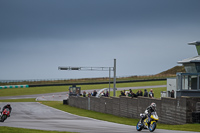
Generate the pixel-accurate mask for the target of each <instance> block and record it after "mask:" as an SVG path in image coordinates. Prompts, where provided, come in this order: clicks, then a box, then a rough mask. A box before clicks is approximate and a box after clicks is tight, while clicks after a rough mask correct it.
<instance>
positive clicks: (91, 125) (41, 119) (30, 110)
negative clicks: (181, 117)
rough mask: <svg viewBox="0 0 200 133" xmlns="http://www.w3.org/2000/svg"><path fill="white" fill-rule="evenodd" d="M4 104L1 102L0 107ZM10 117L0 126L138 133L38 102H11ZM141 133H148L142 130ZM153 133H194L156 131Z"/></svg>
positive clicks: (105, 132)
mask: <svg viewBox="0 0 200 133" xmlns="http://www.w3.org/2000/svg"><path fill="white" fill-rule="evenodd" d="M5 104H6V103H3V102H1V103H0V107H3V106H4V105H5ZM10 104H11V106H12V108H13V111H12V113H11V117H9V118H8V119H7V120H6V121H5V122H3V123H0V126H8V127H19V128H28V129H39V130H52V131H69V132H80V133H138V131H136V129H135V125H133V126H128V125H123V124H116V123H112V122H106V121H101V120H96V119H92V118H87V117H81V116H76V115H73V114H70V113H67V112H63V111H60V110H58V109H54V108H51V107H48V106H46V105H42V104H40V103H38V102H12V103H10ZM141 132H149V131H148V130H142V131H141ZM154 132H155V133H161V132H162V133H195V132H188V131H172V130H162V129H156V130H155V131H154Z"/></svg>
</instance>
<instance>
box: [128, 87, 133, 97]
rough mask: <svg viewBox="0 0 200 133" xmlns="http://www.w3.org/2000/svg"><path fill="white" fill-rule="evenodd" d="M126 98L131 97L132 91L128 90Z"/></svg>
mask: <svg viewBox="0 0 200 133" xmlns="http://www.w3.org/2000/svg"><path fill="white" fill-rule="evenodd" d="M128 96H129V97H132V90H131V89H129V93H128Z"/></svg>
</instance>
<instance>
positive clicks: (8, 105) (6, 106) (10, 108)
mask: <svg viewBox="0 0 200 133" xmlns="http://www.w3.org/2000/svg"><path fill="white" fill-rule="evenodd" d="M6 108H8V109H9V110H10V114H11V111H12V107H11V106H10V104H7V105H5V106H4V107H3V109H2V111H1V114H2V112H3V111H4V109H6ZM8 117H10V115H9V116H8Z"/></svg>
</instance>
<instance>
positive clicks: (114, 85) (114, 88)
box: [113, 59, 116, 97]
mask: <svg viewBox="0 0 200 133" xmlns="http://www.w3.org/2000/svg"><path fill="white" fill-rule="evenodd" d="M113 71H114V81H113V96H114V97H115V96H116V93H115V92H116V59H114V67H113Z"/></svg>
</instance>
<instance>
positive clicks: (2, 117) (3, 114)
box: [0, 108, 10, 122]
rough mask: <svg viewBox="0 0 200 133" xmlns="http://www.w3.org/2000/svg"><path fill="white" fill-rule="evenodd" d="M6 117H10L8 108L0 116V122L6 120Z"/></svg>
mask: <svg viewBox="0 0 200 133" xmlns="http://www.w3.org/2000/svg"><path fill="white" fill-rule="evenodd" d="M0 110H1V108H0ZM8 116H10V110H9V109H8V108H6V109H4V110H3V112H2V113H1V114H0V122H4V121H5V120H6V119H7V118H8Z"/></svg>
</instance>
